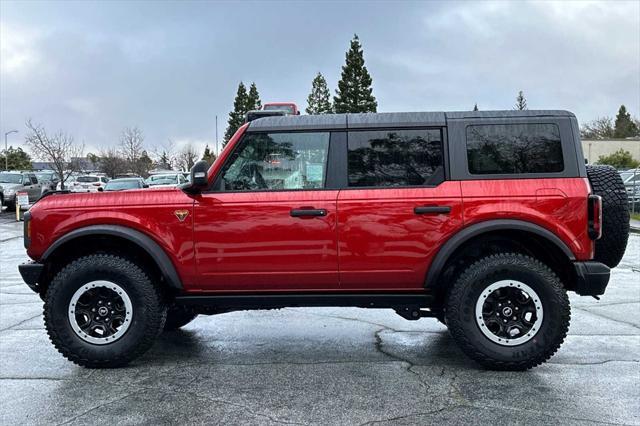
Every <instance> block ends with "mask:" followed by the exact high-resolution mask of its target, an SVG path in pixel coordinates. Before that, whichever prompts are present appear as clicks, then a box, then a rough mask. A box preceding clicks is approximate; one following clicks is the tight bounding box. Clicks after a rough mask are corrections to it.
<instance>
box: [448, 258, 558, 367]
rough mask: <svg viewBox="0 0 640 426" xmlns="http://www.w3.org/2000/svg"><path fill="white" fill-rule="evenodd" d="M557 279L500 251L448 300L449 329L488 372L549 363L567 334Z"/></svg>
mask: <svg viewBox="0 0 640 426" xmlns="http://www.w3.org/2000/svg"><path fill="white" fill-rule="evenodd" d="M570 319H571V313H570V307H569V298H568V297H567V294H566V291H565V290H564V288H563V286H562V283H561V282H560V280H559V279H558V277H557V276H556V275H555V274H554V273H553V271H551V270H550V269H549V268H548V267H547V266H546V265H544V264H543V263H541V262H540V261H538V260H536V259H533V258H531V257H529V256H525V255H522V254H514V253H504V254H497V255H492V256H487V257H485V258H483V259H480V260H479V261H477V262H475V263H474V264H472V265H471V266H469V267H468V268H467V269H466V270H465V271H464V272H463V273H462V274H461V275H460V276H459V278H458V279H457V281H456V282H455V283H454V285H453V287H452V288H451V291H450V293H449V297H448V298H447V301H446V321H447V326H448V327H449V331H450V332H451V334H452V336H453V338H454V339H455V340H456V342H457V343H458V344H459V346H460V347H461V348H462V350H463V351H464V352H465V353H466V354H467V355H468V356H469V357H471V358H473V359H474V360H476V361H477V362H478V363H480V364H481V365H483V366H484V367H486V368H490V369H494V370H527V369H529V368H532V367H535V366H536V365H539V364H541V363H543V362H545V361H547V360H548V359H549V358H550V357H551V356H552V355H553V354H554V353H555V352H556V351H557V350H558V348H559V347H560V345H561V344H562V342H563V341H564V338H565V337H566V335H567V332H568V330H569V321H570Z"/></svg>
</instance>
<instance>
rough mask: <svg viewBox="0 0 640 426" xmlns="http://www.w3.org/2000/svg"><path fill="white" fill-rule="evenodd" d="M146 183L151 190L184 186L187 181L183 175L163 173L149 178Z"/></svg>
mask: <svg viewBox="0 0 640 426" xmlns="http://www.w3.org/2000/svg"><path fill="white" fill-rule="evenodd" d="M145 182H146V183H147V185H149V187H150V188H171V187H175V186H177V185H182V184H183V183H185V182H187V179H186V178H185V177H184V175H183V174H182V173H162V174H157V175H151V176H149V177H148V178H147V180H146V181H145Z"/></svg>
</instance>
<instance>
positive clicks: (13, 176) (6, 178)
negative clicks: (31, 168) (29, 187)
mask: <svg viewBox="0 0 640 426" xmlns="http://www.w3.org/2000/svg"><path fill="white" fill-rule="evenodd" d="M0 183H22V175H21V174H20V173H0Z"/></svg>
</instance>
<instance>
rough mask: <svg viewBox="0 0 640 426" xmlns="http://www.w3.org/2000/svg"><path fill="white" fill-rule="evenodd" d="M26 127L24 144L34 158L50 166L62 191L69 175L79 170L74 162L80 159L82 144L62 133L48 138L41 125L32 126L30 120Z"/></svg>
mask: <svg viewBox="0 0 640 426" xmlns="http://www.w3.org/2000/svg"><path fill="white" fill-rule="evenodd" d="M26 126H27V136H26V137H25V142H26V144H27V145H28V146H29V148H30V149H31V152H32V153H33V155H34V156H35V157H36V158H38V159H40V160H42V161H47V162H50V163H51V164H52V166H53V169H54V171H55V172H56V174H57V175H58V178H59V179H60V187H61V189H64V183H65V182H66V180H67V178H68V177H69V176H70V175H71V173H73V172H75V171H78V170H80V168H79V164H78V162H77V161H75V160H76V159H78V158H80V157H82V153H83V152H84V144H78V143H75V142H74V140H73V137H72V136H70V135H68V134H66V133H64V132H62V131H59V132H57V133H55V134H54V135H52V136H49V135H48V134H47V131H46V130H45V128H44V127H43V126H42V125H40V124H34V123H33V122H32V121H31V120H27V123H26Z"/></svg>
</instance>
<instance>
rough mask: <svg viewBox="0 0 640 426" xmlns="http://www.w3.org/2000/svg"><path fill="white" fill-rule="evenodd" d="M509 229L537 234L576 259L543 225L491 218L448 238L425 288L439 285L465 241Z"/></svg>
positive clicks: (428, 275)
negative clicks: (445, 269) (451, 260)
mask: <svg viewBox="0 0 640 426" xmlns="http://www.w3.org/2000/svg"><path fill="white" fill-rule="evenodd" d="M508 230H514V231H526V232H530V233H533V234H536V235H538V236H540V237H542V238H545V239H546V240H548V241H550V242H551V243H553V244H554V245H555V246H557V247H558V248H559V249H560V250H561V251H562V253H564V254H565V255H566V256H567V258H568V259H569V260H571V261H574V260H576V257H575V256H574V254H573V252H572V251H571V249H570V248H569V247H568V246H567V245H566V244H565V243H564V241H562V240H561V239H560V238H559V237H558V236H557V235H555V234H553V233H552V232H551V231H549V230H548V229H545V228H543V227H542V226H539V225H536V224H534V223H531V222H525V221H522V220H513V219H498V220H489V221H484V222H479V223H475V224H473V225H470V226H468V227H466V228H464V229H462V230H460V231H459V232H458V233H456V234H455V235H454V236H453V237H451V238H449V240H447V242H446V243H445V244H444V245H443V246H442V247H441V248H440V250H439V251H438V254H436V257H435V258H434V259H433V262H432V263H431V266H430V267H429V271H428V272H427V277H426V279H425V283H424V286H425V288H434V287H437V286H438V279H439V278H440V274H442V272H443V271H444V267H445V266H446V264H447V261H448V260H449V258H450V257H451V256H452V255H453V254H454V253H455V251H456V250H457V249H458V248H459V247H461V246H462V245H463V244H464V243H466V242H467V241H469V240H471V239H472V238H475V237H478V236H480V235H482V234H485V233H488V232H492V231H508Z"/></svg>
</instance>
